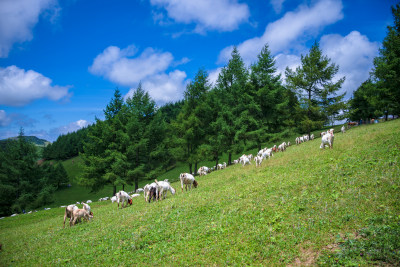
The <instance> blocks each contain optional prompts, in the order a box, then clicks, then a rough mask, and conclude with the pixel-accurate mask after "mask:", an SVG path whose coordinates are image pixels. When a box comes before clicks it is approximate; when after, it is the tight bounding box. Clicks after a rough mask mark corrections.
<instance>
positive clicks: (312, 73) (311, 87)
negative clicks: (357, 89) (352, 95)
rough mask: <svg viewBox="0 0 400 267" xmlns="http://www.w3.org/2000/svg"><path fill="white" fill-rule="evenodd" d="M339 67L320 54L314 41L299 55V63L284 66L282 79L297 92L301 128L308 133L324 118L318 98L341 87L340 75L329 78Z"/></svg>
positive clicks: (321, 122) (318, 126) (316, 127)
mask: <svg viewBox="0 0 400 267" xmlns="http://www.w3.org/2000/svg"><path fill="white" fill-rule="evenodd" d="M338 71H339V67H338V66H337V65H336V64H334V63H331V60H330V59H329V58H328V57H326V56H324V55H322V51H321V50H320V48H319V44H318V43H317V42H316V43H314V45H313V46H312V47H311V49H310V52H309V54H308V55H306V56H303V55H302V56H301V66H300V67H297V68H296V70H295V71H292V70H291V69H289V68H286V72H285V73H286V82H287V84H288V86H289V88H290V89H293V90H294V91H296V92H297V94H298V95H299V96H300V105H301V107H302V109H303V111H304V116H303V118H302V121H301V122H300V124H301V130H302V131H306V132H307V133H308V135H310V132H311V131H312V130H314V129H318V128H321V127H322V126H323V124H324V123H325V121H326V117H327V114H324V113H323V109H322V98H323V96H324V95H325V97H326V96H328V95H335V94H336V92H337V91H338V90H339V89H340V88H341V86H342V84H343V82H344V79H345V78H344V77H343V78H341V79H339V80H338V81H337V82H333V81H332V80H333V78H334V76H335V75H336V74H337V73H338Z"/></svg>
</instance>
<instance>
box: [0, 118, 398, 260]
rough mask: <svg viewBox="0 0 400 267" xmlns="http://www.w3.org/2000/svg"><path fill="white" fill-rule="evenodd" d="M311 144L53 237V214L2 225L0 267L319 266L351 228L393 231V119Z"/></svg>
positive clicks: (58, 228) (99, 209) (100, 213)
mask: <svg viewBox="0 0 400 267" xmlns="http://www.w3.org/2000/svg"><path fill="white" fill-rule="evenodd" d="M319 144H320V143H319V141H311V142H307V143H304V144H301V145H299V146H292V147H289V148H288V150H287V151H286V152H284V153H277V154H275V156H274V157H273V158H272V159H270V160H268V161H266V162H263V164H262V166H261V167H260V168H256V167H255V164H254V163H253V164H252V165H251V166H245V167H242V166H240V165H236V166H232V167H229V168H227V169H226V170H222V171H217V172H213V173H211V174H210V175H207V176H205V177H200V178H198V182H199V187H198V188H197V189H194V190H192V191H190V192H184V193H181V191H180V189H179V187H180V185H178V183H174V184H173V186H174V187H175V188H177V189H178V190H177V194H176V195H175V196H171V195H169V196H168V198H167V199H166V200H165V201H161V202H159V203H151V204H148V203H145V202H144V201H143V198H142V197H139V198H136V199H134V201H133V205H132V206H131V207H129V208H126V209H122V210H118V209H117V207H116V205H112V204H111V203H109V202H98V203H93V204H92V209H93V211H94V214H95V219H94V220H93V221H92V222H90V223H83V224H81V225H77V226H75V227H72V228H66V229H62V219H63V213H64V211H63V209H61V208H57V209H51V210H49V211H41V212H37V213H34V214H28V215H19V216H16V217H11V218H5V219H3V220H0V240H1V243H2V244H3V251H2V252H1V254H2V256H1V258H0V265H32V264H33V265H56V264H60V263H61V264H68V265H116V264H117V265H146V266H149V265H157V264H158V265H160V264H161V265H234V264H237V265H245V264H246V265H288V264H293V265H296V264H299V265H301V264H316V263H318V262H319V263H321V262H322V263H323V262H325V264H326V262H329V260H328V259H329V258H330V257H329V256H330V255H331V254H330V253H334V252H332V251H333V250H334V248H335V247H337V245H338V244H339V243H342V242H343V241H344V240H345V239H351V238H355V239H360V237H357V236H356V235H357V233H358V230H359V229H361V228H364V227H367V226H369V225H370V224H371V223H372V222H387V221H391V222H393V223H397V224H398V221H399V215H400V190H399V188H400V179H399V177H400V168H399V162H400V149H399V148H400V120H396V121H392V122H388V123H380V124H375V125H370V126H362V127H357V128H354V129H352V130H351V131H348V132H347V133H346V134H340V133H337V134H336V135H335V144H334V149H332V150H329V149H326V150H321V149H319ZM394 249H395V251H396V249H397V251H398V250H399V248H398V247H397V248H396V247H395V248H394ZM328 254H329V256H326V257H325V256H324V255H328ZM365 254H367V253H365ZM332 255H334V254H332ZM359 255H361V254H360V253H359ZM393 255H394V256H393V257H394V260H398V258H396V255H398V253H397V254H393ZM319 257H320V259H318V258H319ZM335 257H336V256H335ZM397 257H398V256H397ZM332 258H334V257H333V256H332ZM335 260H336V259H335ZM383 260H384V261H389V263H390V259H383ZM395 263H396V261H395V262H394V263H393V262H392V264H395ZM397 263H398V261H397ZM352 264H356V265H357V264H362V265H366V264H371V259H369V258H368V257H367V256H365V257H362V256H358V258H355V259H354V260H353V261H352ZM328 265H332V262H329V263H328Z"/></svg>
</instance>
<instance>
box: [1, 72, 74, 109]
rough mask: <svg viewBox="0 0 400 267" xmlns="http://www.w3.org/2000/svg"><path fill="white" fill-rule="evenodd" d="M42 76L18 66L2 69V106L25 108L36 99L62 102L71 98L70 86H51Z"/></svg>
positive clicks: (49, 80)
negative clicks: (24, 106) (61, 100)
mask: <svg viewBox="0 0 400 267" xmlns="http://www.w3.org/2000/svg"><path fill="white" fill-rule="evenodd" d="M51 83H52V80H51V79H49V78H47V77H45V76H43V75H42V74H40V73H38V72H36V71H33V70H28V71H25V70H24V69H20V68H18V67H17V66H14V65H13V66H9V67H7V68H0V105H6V106H23V105H26V104H28V103H30V102H32V101H34V100H36V99H40V98H49V99H50V100H54V101H56V100H60V99H62V98H66V97H69V93H68V90H69V88H70V86H58V85H55V86H51Z"/></svg>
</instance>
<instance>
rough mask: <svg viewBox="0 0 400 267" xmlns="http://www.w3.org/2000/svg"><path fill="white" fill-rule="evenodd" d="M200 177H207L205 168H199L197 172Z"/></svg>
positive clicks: (206, 168)
mask: <svg viewBox="0 0 400 267" xmlns="http://www.w3.org/2000/svg"><path fill="white" fill-rule="evenodd" d="M197 172H198V173H199V175H200V176H202V175H207V173H209V172H210V170H209V168H208V167H206V166H203V167H200V168H199V170H198V171H197Z"/></svg>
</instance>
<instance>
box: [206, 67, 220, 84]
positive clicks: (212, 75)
mask: <svg viewBox="0 0 400 267" xmlns="http://www.w3.org/2000/svg"><path fill="white" fill-rule="evenodd" d="M221 70H222V68H217V69H214V70H211V71H209V73H208V80H209V81H210V83H212V84H214V85H215V84H216V83H217V80H218V77H219V74H220V73H221Z"/></svg>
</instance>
